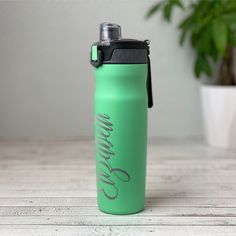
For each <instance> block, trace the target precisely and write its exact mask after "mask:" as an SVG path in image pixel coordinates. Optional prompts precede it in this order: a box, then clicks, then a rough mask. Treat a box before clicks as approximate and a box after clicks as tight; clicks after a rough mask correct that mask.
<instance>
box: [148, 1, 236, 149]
mask: <svg viewBox="0 0 236 236" xmlns="http://www.w3.org/2000/svg"><path fill="white" fill-rule="evenodd" d="M174 8H179V9H180V10H181V11H184V13H185V14H184V17H183V19H182V20H180V23H179V25H178V28H179V30H180V33H181V34H180V39H179V40H180V41H179V42H180V45H183V43H184V41H185V40H186V39H188V40H190V43H191V46H192V48H193V51H194V53H195V55H196V59H195V64H194V73H195V76H196V78H202V76H204V75H205V76H206V77H209V78H211V79H210V80H208V83H207V84H206V83H203V84H202V85H201V89H200V93H201V102H202V111H203V121H204V126H205V132H206V140H207V142H208V143H209V144H210V145H213V146H218V147H225V148H236V86H235V85H236V80H235V73H234V63H233V60H234V47H235V46H236V34H235V30H236V1H235V0H195V1H190V2H189V3H187V4H186V1H182V0H164V1H159V2H157V3H156V4H154V5H153V6H152V7H151V8H150V9H149V11H148V12H147V15H146V16H147V18H149V17H151V16H153V15H154V14H156V13H157V12H158V11H161V12H162V13H163V17H164V19H165V20H166V21H167V22H170V21H171V16H172V13H173V9H174ZM213 72H216V73H213Z"/></svg>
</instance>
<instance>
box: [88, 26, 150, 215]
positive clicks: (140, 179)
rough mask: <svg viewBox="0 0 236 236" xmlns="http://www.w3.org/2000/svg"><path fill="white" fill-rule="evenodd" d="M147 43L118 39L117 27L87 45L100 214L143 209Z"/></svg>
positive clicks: (105, 28)
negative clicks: (93, 83) (91, 70)
mask: <svg viewBox="0 0 236 236" xmlns="http://www.w3.org/2000/svg"><path fill="white" fill-rule="evenodd" d="M148 45H149V41H148V40H145V41H139V40H134V39H123V38H121V28H120V26H119V25H116V24H111V23H103V24H101V25H100V41H99V42H96V43H94V44H93V45H92V49H91V64H92V65H93V66H94V67H95V75H96V91H95V101H94V102H95V120H94V122H95V145H96V174H97V199H98V207H99V209H100V210H101V211H103V212H106V213H110V214H132V213H136V212H139V211H141V210H142V209H143V208H144V201H145V178H146V150H147V109H148V107H152V103H153V102H152V88H151V73H150V60H149V46H148Z"/></svg>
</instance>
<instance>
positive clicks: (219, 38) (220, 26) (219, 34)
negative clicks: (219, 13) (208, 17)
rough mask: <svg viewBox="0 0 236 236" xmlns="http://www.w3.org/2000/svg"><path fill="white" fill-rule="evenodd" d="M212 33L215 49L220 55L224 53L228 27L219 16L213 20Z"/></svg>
mask: <svg viewBox="0 0 236 236" xmlns="http://www.w3.org/2000/svg"><path fill="white" fill-rule="evenodd" d="M212 23H213V25H212V34H213V41H214V44H215V47H216V49H217V50H218V51H219V53H221V54H222V55H223V54H224V53H225V50H226V46H227V39H228V28H227V25H226V23H225V22H224V20H223V19H222V18H220V17H218V18H215V19H214V20H213V22H212Z"/></svg>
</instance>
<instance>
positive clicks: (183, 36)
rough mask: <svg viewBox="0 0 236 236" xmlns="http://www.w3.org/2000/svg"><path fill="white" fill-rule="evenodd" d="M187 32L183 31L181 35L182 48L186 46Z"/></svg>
mask: <svg viewBox="0 0 236 236" xmlns="http://www.w3.org/2000/svg"><path fill="white" fill-rule="evenodd" d="M187 32H188V31H187V30H183V31H182V33H181V35H180V38H179V44H180V45H181V46H182V45H183V44H184V41H185V38H186V35H187Z"/></svg>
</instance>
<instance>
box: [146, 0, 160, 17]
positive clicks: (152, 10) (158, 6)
mask: <svg viewBox="0 0 236 236" xmlns="http://www.w3.org/2000/svg"><path fill="white" fill-rule="evenodd" d="M161 5H162V2H159V3H157V4H155V5H154V6H152V7H151V8H150V9H149V11H148V12H147V14H146V16H145V17H146V19H148V18H150V17H151V16H153V15H154V14H155V13H156V12H158V10H159V9H160V7H161Z"/></svg>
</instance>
